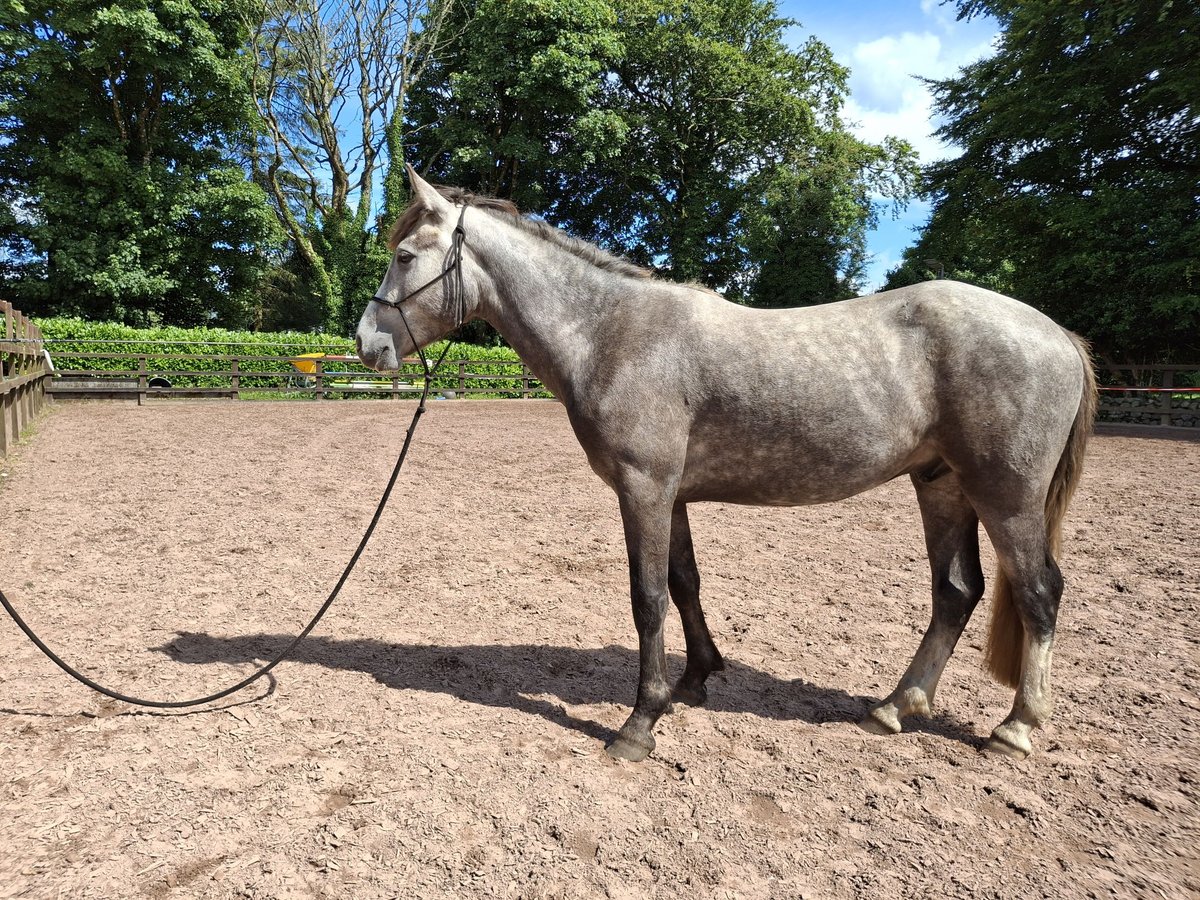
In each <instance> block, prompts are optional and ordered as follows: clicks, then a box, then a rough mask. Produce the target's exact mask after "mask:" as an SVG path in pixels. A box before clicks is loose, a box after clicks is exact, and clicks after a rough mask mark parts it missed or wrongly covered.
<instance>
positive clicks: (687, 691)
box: [671, 682, 708, 706]
mask: <svg viewBox="0 0 1200 900" xmlns="http://www.w3.org/2000/svg"><path fill="white" fill-rule="evenodd" d="M671 699H672V700H673V701H674V702H676V703H683V704H686V705H687V706H703V705H704V702H705V701H706V700H708V690H707V689H706V688H705V687H704V685H702V684H701V685H698V686H697V687H694V688H693V687H688V686H686V685H684V684H683V682H680V683H679V684H677V685H675V690H674V691H672V692H671Z"/></svg>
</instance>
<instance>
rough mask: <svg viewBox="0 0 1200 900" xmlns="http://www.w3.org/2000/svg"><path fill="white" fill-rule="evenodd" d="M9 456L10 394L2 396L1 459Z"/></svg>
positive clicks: (0, 402) (0, 398)
mask: <svg viewBox="0 0 1200 900" xmlns="http://www.w3.org/2000/svg"><path fill="white" fill-rule="evenodd" d="M3 456H8V394H0V457H3Z"/></svg>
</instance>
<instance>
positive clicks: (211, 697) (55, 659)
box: [0, 207, 466, 709]
mask: <svg viewBox="0 0 1200 900" xmlns="http://www.w3.org/2000/svg"><path fill="white" fill-rule="evenodd" d="M465 213H466V208H465V207H464V209H463V214H464V215H465ZM465 238H466V233H465V232H464V231H463V216H462V215H460V216H459V220H458V227H457V228H455V230H454V239H453V244H452V249H451V258H450V265H449V267H447V268H446V269H445V271H443V272H442V274H441V275H439V276H438V277H437V278H435V279H434V280H433V281H431V282H429V284H433V283H435V282H437V281H440V280H442V279H443V278H451V279H452V281H451V284H450V290H451V291H452V292H453V298H454V303H455V305H456V307H457V312H458V326H461V325H462V320H463V318H464V314H465V309H466V307H465V303H466V298H465V294H464V291H463V277H462V245H463V241H464V240H465ZM429 284H426V285H422V286H421V287H420V288H417V290H416V291H413V293H412V294H409V295H408V296H409V297H411V296H413V295H414V294H416V293H418V292H420V291H422V290H424V289H425V288H426V287H428V286H429ZM405 299H408V298H407V297H406V298H405ZM385 302H386V301H385ZM401 302H403V301H398V302H395V303H391V302H386V305H388V306H392V307H393V308H394V309H396V310H399V312H400V318H401V320H402V321H403V322H404V328H405V330H406V331H408V333H409V337H410V339H412V329H410V328H409V327H408V319H406V318H405V317H404V311H403V310H402V309H401V308H400V303H401ZM458 326H456V330H457V327H458ZM413 344H414V346H417V354H418V356H420V358H421V369H422V374H423V377H424V379H425V384H424V387H422V388H421V402H420V403H418V404H417V409H416V412H414V413H413V417H412V422H411V423H410V424H409V426H408V431H407V432H405V435H404V445H403V446H402V447H401V448H400V456H399V457H398V458H397V459H396V465H395V466H394V467H393V468H392V474H391V477H390V478H388V482H387V486H386V487H385V488H384V489H383V496H382V497H380V498H379V503H378V505H376V507H375V514H374V515H373V516H371V522H370V524H369V525H367V530H366V531H365V532H364V533H363V536H362V540H360V541H359V542H358V546H357V547H356V548H355V550H354V553H353V555H352V556H351V557H350V561H349V562H348V563H346V568H344V569H343V570H342V575H341V577H340V578H338V580H337V584H335V585H334V586H333V590H332V591H330V592H329V596H328V597H327V598H326V599H325V602H324V603H322V604H321V608H320V609H318V610H317V613H316V615H314V616H313V617H312V619H310V620H309V623H308V624H307V625H305V626H304V630H303V631H301V632H300V633H299V634H298V635H296V636H295V637H294V638H292V642H291V643H290V644H288V645H287V646H286V647H284V648H283V649H282V650H281V651H279V653H277V654H276V655H275V658H274V659H272V660H271V661H270V662H268V663H267V664H266V665H264V666H262V667H261V668H260V669H258V670H257V671H256V672H254V673H253V674H252V675H248V676H247V677H245V678H243V679H242V680H241V681H239V682H238V683H237V684H235V685H233V686H232V687H227V688H225V689H224V690H222V691H217V692H216V693H214V694H208V695H207V696H204V697H196V698H195V699H192V700H146V699H144V698H142V697H134V696H131V695H129V694H122V693H121V692H120V691H114V690H112V689H111V688H106V687H105V686H104V685H102V684H100V683H98V682H96V681H93V680H92V679H91V678H88V676H86V675H84V674H83V673H82V672H80V671H79V670H78V669H76V668H75V667H74V666H72V665H71V664H70V663H68V662H66V661H65V660H64V659H63V658H62V657H61V656H59V655H58V654H57V653H55V652H54V651H53V650H51V649H50V648H49V647H48V646H46V642H45V641H43V640H42V639H41V638H40V637H38V636H37V634H36V633H35V632H34V630H33V629H32V628H30V627H29V625H28V624H27V623H26V622H25V620H24V619H22V618H21V615H20V613H18V612H17V611H16V609H15V608H14V607H13V605H12V604H11V603H10V602H9V600H8V597H6V596H4V591H2V590H0V604H3V606H4V610H5V612H7V613H8V614H9V616H11V617H12V620H13V621H14V622H16V623H17V627H18V628H20V629H21V630H22V631H23V632H25V636H26V637H27V638H29V640H31V641H33V644H34V646H35V647H37V648H38V649H39V650H41V651H42V653H44V654H46V657H47V658H48V659H49V660H50V661H51V662H52V663H54V664H55V665H56V666H58V667H59V668H60V669H62V670H63V671H64V672H66V673H67V674H68V675H70V676H71V677H72V678H74V679H75V680H76V681H78V682H79V683H80V684H84V685H87V686H88V687H90V688H91V689H92V690H93V691H96V692H98V693H101V694H103V695H104V696H105V697H111V698H112V699H113V700H120V701H121V702H123V703H132V704H133V705H135V706H149V707H153V708H155V709H183V708H186V707H189V706H202V705H204V704H205V703H212V702H213V701H215V700H220V699H222V698H223V697H228V696H229V695H230V694H234V693H237V692H238V691H240V690H241V689H242V688H245V687H249V686H250V685H251V684H253V683H254V682H256V681H258V679H260V678H262V677H263V676H264V675H266V674H267V673H268V672H270V671H271V670H272V669H274V668H275V667H276V666H277V665H279V664H280V663H281V662H283V661H284V659H286V658H287V657H288V656H289V655H290V654H291V652H292V651H293V650H295V649H296V646H297V645H298V644H299V643H300V642H301V641H302V640H304V639H305V638H306V637H308V635H309V633H310V632H311V631H312V630H313V629H314V628H316V627H317V623H318V622H320V621H321V619H322V617H324V615H325V613H326V612H328V611H329V607H331V606H333V601H334V600H336V599H337V596H338V594H339V593H341V590H342V585H344V584H345V583H346V580H347V579H348V578H349V577H350V573H351V572H352V571H354V567H355V565H357V564H358V558H359V557H360V556H362V553H363V550H365V549H366V547H367V542H368V541H370V540H371V535H372V534H374V533H375V526H376V525H378V524H379V518H380V516H382V515H383V509H384V507H385V506H387V502H388V498H389V497H391V496H392V488H394V487H395V486H396V479H398V478H399V477H400V469H401V468H402V467H403V466H404V459H405V457H406V456H408V448H409V446H410V445H411V444H412V439H413V433H414V432H415V431H416V430H417V423H418V422H419V421H421V416H423V415H425V402H426V400H428V399H429V390H430V388H431V387H432V386H433V377H434V375H435V374H436V373H437V370H438V369H439V368H440V367H441V365H442V362H443V361H444V360H445V359H446V354H447V353H448V352H449V350H450V341H449V340H447V341H446V346H445V347H443V348H442V352H441V355H440V356H438V358H437V362H435V363H434V364H433V365H432V366H431V365H430V364H429V359H428V358H427V357H426V356H425V351H424V350H423V349H421V347H420V346H418V345H417V343H416V340H415V339H414V340H413Z"/></svg>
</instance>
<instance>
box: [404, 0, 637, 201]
mask: <svg viewBox="0 0 1200 900" xmlns="http://www.w3.org/2000/svg"><path fill="white" fill-rule="evenodd" d="M441 2H442V3H448V2H450V0H441ZM616 25H617V22H616V13H615V12H614V10H613V8H612V6H611V4H610V3H608V2H606V0H459V2H454V3H453V7H452V9H451V10H450V18H449V19H448V21H447V24H446V25H445V30H446V32H447V33H449V34H456V35H458V37H457V38H456V39H455V40H453V41H452V42H451V43H450V44H449V45H448V46H447V47H446V48H445V50H444V51H443V52H442V53H441V54H440V55H439V57H438V58H437V59H436V60H435V61H433V62H432V63H431V64H430V67H429V70H428V71H427V73H426V76H425V78H424V79H422V81H421V82H420V83H419V84H417V85H416V86H414V89H413V91H412V93H411V95H410V99H409V109H408V117H409V120H410V123H411V126H412V129H411V134H412V136H411V138H410V153H411V155H412V161H413V162H414V163H415V164H416V165H417V167H418V168H419V169H421V170H422V171H428V172H431V173H435V175H436V177H437V178H438V179H439V180H442V181H445V182H446V183H448V184H454V185H458V186H460V187H465V188H468V189H470V190H474V191H479V192H482V193H487V194H490V195H493V196H498V197H507V198H509V199H512V200H513V201H515V202H516V203H517V204H518V205H519V206H521V207H523V208H526V209H533V210H541V211H549V210H551V209H552V208H553V205H554V204H555V202H556V201H557V200H559V199H560V197H561V196H562V193H563V188H564V183H565V182H570V181H571V180H572V179H573V178H575V177H577V176H578V175H579V174H580V172H581V171H582V170H583V169H584V168H585V167H586V166H587V165H588V164H590V163H591V162H594V161H595V160H596V159H598V158H607V157H612V156H615V155H616V154H618V153H619V152H620V151H621V148H622V144H623V140H624V136H625V126H624V123H623V122H622V121H621V119H620V118H619V117H618V116H617V115H615V114H614V113H613V112H612V111H610V110H607V109H604V108H603V107H601V106H599V105H598V104H597V99H598V97H599V95H600V92H601V88H602V84H603V78H604V75H605V72H606V71H607V69H608V67H609V65H610V63H611V61H612V60H613V59H615V58H617V57H619V56H620V54H621V52H622V48H621V42H620V37H619V33H618V31H617V27H616ZM435 126H436V127H435Z"/></svg>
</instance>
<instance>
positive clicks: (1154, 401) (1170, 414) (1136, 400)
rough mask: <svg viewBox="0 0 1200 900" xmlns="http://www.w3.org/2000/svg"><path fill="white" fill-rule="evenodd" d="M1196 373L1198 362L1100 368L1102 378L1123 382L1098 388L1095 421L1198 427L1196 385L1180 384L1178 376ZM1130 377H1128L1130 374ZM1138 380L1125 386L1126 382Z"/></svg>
mask: <svg viewBox="0 0 1200 900" xmlns="http://www.w3.org/2000/svg"><path fill="white" fill-rule="evenodd" d="M1197 373H1200V365H1195V364H1191V365H1175V366H1166V365H1156V366H1139V367H1138V369H1137V371H1136V372H1131V370H1129V369H1121V368H1110V367H1107V366H1105V367H1101V368H1100V369H1099V371H1098V374H1099V375H1100V376H1101V378H1103V377H1104V376H1106V375H1109V376H1113V377H1112V379H1111V380H1114V381H1122V382H1126V384H1117V385H1112V384H1105V385H1102V386H1101V387H1100V409H1099V413H1098V416H1097V421H1100V422H1113V423H1128V424H1137V425H1175V426H1182V427H1185V428H1189V427H1190V428H1195V427H1200V387H1180V386H1179V381H1180V376H1181V375H1195V374H1197ZM1131 375H1132V376H1133V377H1132V378H1131V377H1130V376H1131ZM1133 380H1137V381H1139V382H1143V383H1139V384H1137V385H1133V386H1127V384H1128V382H1129V381H1133Z"/></svg>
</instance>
